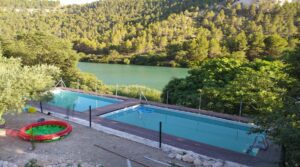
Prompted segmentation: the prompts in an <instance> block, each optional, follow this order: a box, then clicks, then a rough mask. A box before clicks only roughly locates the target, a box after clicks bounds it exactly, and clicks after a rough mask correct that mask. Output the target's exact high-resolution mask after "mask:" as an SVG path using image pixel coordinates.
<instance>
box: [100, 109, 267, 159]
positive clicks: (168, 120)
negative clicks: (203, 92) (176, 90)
mask: <svg viewBox="0 0 300 167" xmlns="http://www.w3.org/2000/svg"><path fill="white" fill-rule="evenodd" d="M100 117H102V118H105V119H109V120H114V121H119V122H123V123H127V124H130V125H134V126H138V127H142V128H145V129H150V130H154V131H158V129H159V122H160V121H161V122H162V131H163V133H165V134H169V135H173V136H176V137H181V138H185V139H189V140H192V141H196V142H200V143H204V144H208V145H212V146H216V147H221V148H224V149H228V150H232V151H235V152H239V153H246V152H247V150H248V148H249V147H250V146H251V145H252V144H253V142H254V141H255V138H257V137H256V136H259V135H260V136H262V135H261V134H249V131H250V128H251V127H253V126H252V125H248V124H244V123H240V122H235V121H229V120H225V119H220V118H215V117H210V116H205V115H201V114H195V113H188V112H183V111H178V110H173V109H167V108H161V107H156V106H151V105H137V106H133V107H130V108H126V109H122V110H118V111H114V112H111V113H108V114H104V115H102V116H100ZM258 151H259V150H258V149H257V148H254V149H252V151H251V152H250V153H249V154H250V155H253V156H255V155H256V154H257V153H258Z"/></svg>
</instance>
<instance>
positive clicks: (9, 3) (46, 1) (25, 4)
mask: <svg viewBox="0 0 300 167" xmlns="http://www.w3.org/2000/svg"><path fill="white" fill-rule="evenodd" d="M59 4H60V3H59V0H1V1H0V7H2V8H19V9H20V8H52V7H58V6H59Z"/></svg>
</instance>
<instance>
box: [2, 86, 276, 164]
mask: <svg viewBox="0 0 300 167" xmlns="http://www.w3.org/2000/svg"><path fill="white" fill-rule="evenodd" d="M59 89H62V90H67V91H72V92H79V93H84V94H88V95H93V96H101V97H105V98H113V99H117V100H118V103H115V104H112V105H107V106H101V107H95V108H91V110H90V111H91V112H88V110H87V111H86V112H77V111H75V110H70V109H69V108H63V107H59V106H54V105H51V104H49V103H47V104H44V103H43V104H42V110H43V112H44V113H47V114H51V115H52V116H54V117H56V118H60V119H66V120H68V121H70V122H74V123H78V124H81V125H85V126H90V127H91V128H93V129H96V130H97V131H93V133H99V134H103V135H104V134H105V135H107V134H112V135H114V137H115V138H117V139H118V140H120V142H116V143H123V141H126V142H129V141H128V140H130V141H134V142H133V143H140V144H143V148H144V149H145V151H147V150H156V151H155V152H157V151H158V150H157V149H160V148H159V147H160V143H159V141H160V140H159V139H160V136H159V133H158V132H157V131H154V130H149V129H145V128H142V127H138V126H134V125H130V124H127V123H122V122H119V121H114V120H109V119H105V118H103V117H100V116H102V115H104V114H108V113H112V112H114V111H116V110H121V109H124V108H128V107H132V106H136V105H140V104H148V105H149V104H150V105H153V106H157V107H163V108H168V109H174V110H180V111H184V112H188V113H196V114H201V115H205V116H210V117H215V118H220V119H225V120H230V121H235V122H242V123H248V122H249V121H251V120H249V119H247V118H244V117H239V116H234V115H227V114H222V113H216V112H211V111H204V110H197V109H191V108H187V107H182V106H174V105H167V104H162V103H156V102H148V101H143V100H137V99H131V98H124V97H120V96H113V95H101V94H97V93H95V92H84V91H81V90H76V89H70V88H59ZM31 105H34V106H36V107H37V108H40V104H39V103H38V102H31ZM39 116H40V117H41V116H43V117H45V115H40V114H39ZM8 122H9V121H8ZM74 123H73V125H75V128H74V129H76V127H78V126H80V127H81V128H85V129H89V128H86V127H83V126H81V125H77V124H74ZM77 130H78V129H77ZM79 131H80V130H78V132H79ZM89 131H92V129H89ZM99 131H100V132H99ZM82 132H83V133H85V130H82ZM116 136H118V137H116ZM86 137H87V138H93V137H92V136H89V135H88V134H87V135H86ZM220 138H222V136H220ZM68 140H69V139H68ZM95 140H96V139H95ZM105 140H107V139H105ZM108 140H109V139H108ZM99 142H100V141H99ZM268 142H269V143H270V144H269V148H268V149H267V150H266V151H263V150H260V151H259V152H258V153H257V155H256V156H251V155H247V154H243V153H239V152H235V151H232V150H228V149H224V148H220V147H216V146H212V145H208V144H205V143H201V142H196V141H193V140H189V139H186V138H181V137H176V136H173V135H169V134H166V133H164V131H163V132H162V138H161V143H162V147H161V148H162V150H164V151H165V152H167V153H164V152H163V151H158V152H159V154H163V155H164V156H166V155H168V154H169V155H170V153H172V150H175V152H176V150H177V151H179V152H191V155H194V156H195V155H196V156H198V155H199V156H202V157H206V158H207V159H213V160H215V161H219V160H221V161H222V162H224V163H223V165H224V166H226V164H227V166H232V165H236V166H238V164H242V165H247V166H264V167H265V166H274V165H276V164H277V165H278V163H279V160H280V148H279V147H278V146H277V145H274V144H272V143H271V142H270V141H268ZM88 143H90V142H88ZM116 143H113V144H111V145H113V146H114V147H118V146H119V145H123V144H116ZM74 144H75V143H74ZM75 145H77V144H75ZM102 145H104V146H105V145H106V144H104V143H102ZM148 146H150V147H148ZM71 150H72V149H71ZM130 150H131V149H130ZM132 150H133V151H134V150H135V148H132ZM166 150H167V151H166ZM173 152H174V151H173ZM95 153H96V152H93V153H92V154H95ZM75 157H76V156H75ZM170 157H172V156H170ZM172 158H174V157H172ZM144 159H145V158H144ZM172 160H174V159H172ZM104 161H105V160H104ZM167 161H170V159H168V160H167ZM167 161H166V162H167ZM177 162H178V161H177ZM147 163H148V162H146V164H147ZM180 163H183V162H180ZM228 164H231V165H228ZM185 165H190V164H185ZM117 166H120V164H119V165H117ZM150 166H151V165H150ZM154 166H157V165H154Z"/></svg>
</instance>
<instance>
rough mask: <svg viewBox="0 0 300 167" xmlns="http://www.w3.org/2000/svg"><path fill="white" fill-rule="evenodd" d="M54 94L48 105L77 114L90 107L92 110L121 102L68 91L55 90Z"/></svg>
mask: <svg viewBox="0 0 300 167" xmlns="http://www.w3.org/2000/svg"><path fill="white" fill-rule="evenodd" d="M53 94H54V97H53V99H52V100H51V101H50V102H48V104H50V105H53V106H57V107H62V108H65V109H70V110H74V111H77V112H84V111H88V110H89V106H91V107H92V109H95V108H99V107H104V106H107V105H111V104H115V103H118V102H120V101H121V100H118V99H113V98H107V97H102V96H94V95H89V94H84V93H78V92H72V91H66V90H54V91H53Z"/></svg>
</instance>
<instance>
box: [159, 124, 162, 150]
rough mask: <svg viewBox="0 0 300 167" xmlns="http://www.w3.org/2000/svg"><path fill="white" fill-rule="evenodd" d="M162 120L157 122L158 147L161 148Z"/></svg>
mask: <svg viewBox="0 0 300 167" xmlns="http://www.w3.org/2000/svg"><path fill="white" fill-rule="evenodd" d="M161 131H162V122H161V121H160V122H159V148H161V137H162V136H161V135H162V132H161Z"/></svg>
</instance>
